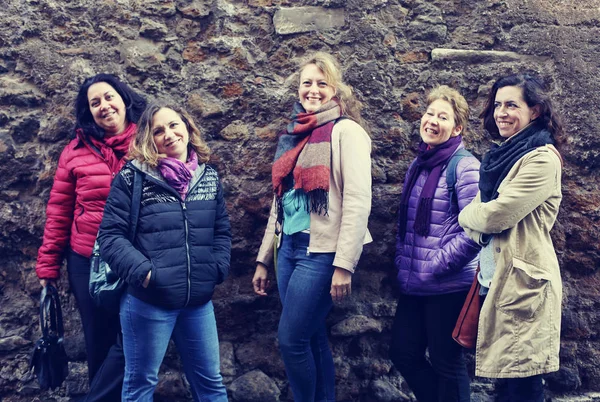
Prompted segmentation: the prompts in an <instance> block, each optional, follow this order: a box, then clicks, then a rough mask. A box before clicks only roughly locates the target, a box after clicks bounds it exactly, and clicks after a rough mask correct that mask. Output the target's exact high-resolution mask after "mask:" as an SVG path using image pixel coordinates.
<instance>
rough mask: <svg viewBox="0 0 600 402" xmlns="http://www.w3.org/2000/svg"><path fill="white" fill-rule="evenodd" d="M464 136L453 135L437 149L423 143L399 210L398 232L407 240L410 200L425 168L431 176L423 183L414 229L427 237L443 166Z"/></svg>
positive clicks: (411, 170) (408, 178) (412, 168)
mask: <svg viewBox="0 0 600 402" xmlns="http://www.w3.org/2000/svg"><path fill="white" fill-rule="evenodd" d="M461 141H462V136H461V135H458V136H456V137H450V139H449V140H448V141H446V142H444V143H443V144H441V145H438V146H437V147H435V148H431V149H427V148H428V145H427V144H425V143H424V142H421V144H419V156H417V159H415V162H414V163H413V164H412V166H411V168H410V171H409V174H408V177H407V178H406V182H405V183H404V190H403V191H402V198H401V200H400V209H399V212H398V215H399V217H398V234H399V235H400V238H401V239H402V240H404V236H405V235H406V222H407V219H408V200H409V199H410V193H411V192H412V190H413V187H414V185H415V183H416V182H417V178H418V177H419V175H420V174H421V171H423V170H427V171H428V172H429V176H428V177H427V180H426V181H425V186H423V191H421V195H420V197H419V204H418V206H417V215H416V216H415V224H414V226H413V228H414V229H415V233H417V234H418V235H421V236H425V237H427V235H428V234H429V223H430V219H431V203H432V201H433V196H434V194H435V189H436V188H437V185H438V182H439V181H440V176H441V175H442V167H443V166H445V165H446V164H447V163H448V161H449V160H450V158H451V157H452V155H454V152H455V151H456V149H457V148H458V146H459V145H460V144H461Z"/></svg>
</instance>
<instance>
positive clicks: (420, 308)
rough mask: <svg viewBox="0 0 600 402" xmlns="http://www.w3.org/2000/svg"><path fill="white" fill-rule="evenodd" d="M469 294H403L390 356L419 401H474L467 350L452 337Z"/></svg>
mask: <svg viewBox="0 0 600 402" xmlns="http://www.w3.org/2000/svg"><path fill="white" fill-rule="evenodd" d="M466 296H467V292H458V293H450V294H445V295H436V296H408V295H402V296H400V299H399V300H398V307H397V309H396V317H395V319H394V325H393V327H392V345H391V348H390V358H391V360H392V362H393V363H394V365H395V366H396V368H397V369H398V371H400V373H401V374H402V376H403V377H404V379H405V380H406V382H407V383H408V385H409V386H410V388H411V389H412V391H413V392H414V394H415V396H416V397H417V400H418V401H419V402H469V401H470V398H471V396H470V395H471V391H470V386H469V382H470V380H469V375H468V373H467V367H466V364H465V360H464V357H463V349H462V347H461V346H460V345H459V344H458V343H456V342H455V341H454V339H452V330H453V329H454V325H455V324H456V320H457V318H458V315H459V314H460V310H461V309H462V306H463V304H464V301H465V298H466ZM426 349H429V361H427V359H426V358H425V350H426Z"/></svg>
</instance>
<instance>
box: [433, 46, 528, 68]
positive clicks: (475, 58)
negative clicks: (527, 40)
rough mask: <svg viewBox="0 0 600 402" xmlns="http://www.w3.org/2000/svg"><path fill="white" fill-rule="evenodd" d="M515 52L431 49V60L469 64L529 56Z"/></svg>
mask: <svg viewBox="0 0 600 402" xmlns="http://www.w3.org/2000/svg"><path fill="white" fill-rule="evenodd" d="M529 57H530V56H524V55H521V54H518V53H515V52H504V51H497V50H467V49H441V48H437V49H433V50H432V51H431V60H432V61H434V62H435V61H461V62H467V63H470V64H475V63H498V62H506V61H520V60H524V59H527V58H529Z"/></svg>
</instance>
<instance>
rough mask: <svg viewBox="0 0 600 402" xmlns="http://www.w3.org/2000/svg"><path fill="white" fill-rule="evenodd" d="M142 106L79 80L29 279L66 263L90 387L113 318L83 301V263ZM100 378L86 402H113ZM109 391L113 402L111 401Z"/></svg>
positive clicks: (112, 384)
mask: <svg viewBox="0 0 600 402" xmlns="http://www.w3.org/2000/svg"><path fill="white" fill-rule="evenodd" d="M145 107H146V101H145V100H144V99H143V98H142V97H141V96H140V95H138V94H137V93H135V92H134V91H133V90H131V89H130V88H129V87H128V86H127V85H125V84H124V83H122V82H121V81H120V80H119V79H118V78H117V77H115V76H114V75H110V74H98V75H96V76H94V77H91V78H88V79H87V80H85V81H84V83H83V84H82V85H81V87H80V88H79V93H78V95H77V99H76V103H75V113H76V117H77V122H76V125H75V138H74V139H73V140H72V141H71V142H70V143H69V144H68V145H67V146H66V147H65V149H64V150H63V152H62V154H61V155H60V159H59V160H58V168H57V170H56V175H55V177H54V184H53V185H52V190H51V192H50V199H49V200H48V206H47V208H46V225H45V227H44V239H43V242H42V246H41V247H40V249H39V251H38V259H37V265H36V273H37V275H38V277H39V279H40V283H41V285H42V286H46V285H47V284H48V283H51V282H54V281H56V280H57V279H58V278H59V276H60V267H61V265H62V262H63V258H64V257H66V259H67V273H68V275H69V284H70V288H71V290H72V291H73V294H74V296H75V299H76V300H77V305H78V307H79V312H80V314H81V322H82V325H83V332H84V336H85V344H86V352H87V360H88V374H89V379H90V382H91V380H92V379H93V378H94V376H95V374H96V372H98V370H99V368H100V366H101V365H102V363H103V361H104V359H105V357H106V356H107V353H108V350H109V349H110V347H111V346H112V345H113V344H115V342H116V339H117V334H118V333H119V332H120V327H119V316H118V314H117V313H115V312H112V313H111V312H108V311H104V310H103V309H101V308H98V307H96V306H95V305H94V303H93V301H92V298H91V297H90V295H89V291H88V282H89V276H90V256H91V254H92V247H93V245H94V241H95V239H96V235H97V233H98V227H99V226H100V222H101V221H102V213H103V211H104V204H105V203H106V199H107V198H108V193H109V190H110V185H111V182H112V180H113V178H114V177H115V176H116V174H117V173H118V172H119V170H120V169H121V167H123V165H124V163H125V161H124V159H123V158H124V156H125V154H126V153H127V151H128V149H129V143H130V141H131V139H132V138H133V137H134V134H135V131H136V128H137V127H136V123H137V121H138V119H139V117H140V116H141V114H142V112H143V111H144V109H145ZM122 371H123V367H121V368H120V372H122ZM101 372H104V373H106V374H107V375H110V379H108V378H107V379H106V381H104V380H102V379H100V378H99V379H97V380H100V381H99V384H97V385H98V386H97V387H95V386H94V387H92V391H93V390H94V389H95V388H98V390H99V391H98V392H99V393H101V394H103V396H99V397H98V399H93V400H107V401H108V400H111V401H115V400H119V398H120V392H121V384H120V383H119V381H118V380H114V378H115V373H114V372H113V370H106V369H105V370H102V371H101ZM105 377H106V376H105ZM116 377H118V376H116ZM121 380H122V376H121ZM97 382H98V381H95V383H97ZM113 390H114V391H115V393H114V395H115V396H116V398H114V397H112V396H111V395H113V394H112V391H113ZM91 393H93V392H91ZM92 396H93V395H90V396H89V397H88V401H89V400H92V399H90V397H92Z"/></svg>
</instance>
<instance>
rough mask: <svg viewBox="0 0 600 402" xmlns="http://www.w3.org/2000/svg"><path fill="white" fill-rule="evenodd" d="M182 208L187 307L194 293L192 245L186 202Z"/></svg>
mask: <svg viewBox="0 0 600 402" xmlns="http://www.w3.org/2000/svg"><path fill="white" fill-rule="evenodd" d="M181 207H182V208H183V224H184V227H185V251H186V253H185V254H186V257H187V298H186V300H185V305H186V306H187V305H188V303H189V302H190V297H191V292H192V279H191V271H192V268H191V265H192V264H191V261H190V244H189V239H188V235H189V229H188V221H187V217H186V215H185V211H186V210H187V208H186V206H185V201H182V202H181Z"/></svg>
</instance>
